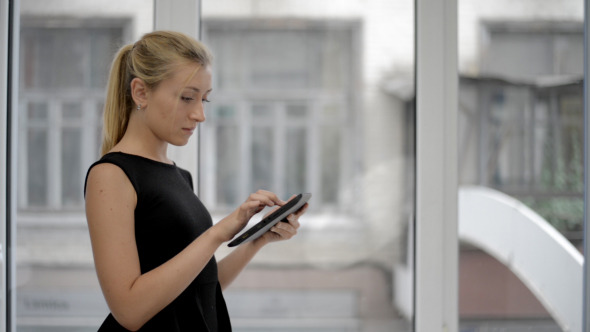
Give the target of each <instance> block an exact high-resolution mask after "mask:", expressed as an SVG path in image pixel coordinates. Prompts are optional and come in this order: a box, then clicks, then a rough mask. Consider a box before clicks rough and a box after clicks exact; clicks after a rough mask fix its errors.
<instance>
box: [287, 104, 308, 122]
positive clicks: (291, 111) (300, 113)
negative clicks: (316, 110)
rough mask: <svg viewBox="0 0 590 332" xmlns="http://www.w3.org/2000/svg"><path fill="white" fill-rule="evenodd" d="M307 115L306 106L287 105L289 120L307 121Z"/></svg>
mask: <svg viewBox="0 0 590 332" xmlns="http://www.w3.org/2000/svg"><path fill="white" fill-rule="evenodd" d="M307 113H308V112H307V106H306V105H297V104H294V105H287V118H289V119H294V120H296V119H305V118H307V116H308V114H307Z"/></svg>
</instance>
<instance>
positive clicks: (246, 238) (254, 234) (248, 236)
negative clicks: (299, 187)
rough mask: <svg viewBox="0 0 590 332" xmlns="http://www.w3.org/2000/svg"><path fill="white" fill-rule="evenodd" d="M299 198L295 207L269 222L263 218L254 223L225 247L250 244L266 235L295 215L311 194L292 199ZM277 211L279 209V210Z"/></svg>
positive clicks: (303, 194)
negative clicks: (280, 222) (261, 225)
mask: <svg viewBox="0 0 590 332" xmlns="http://www.w3.org/2000/svg"><path fill="white" fill-rule="evenodd" d="M299 196H301V198H299V201H297V203H295V205H293V206H292V207H290V208H289V209H287V210H286V211H284V212H282V213H280V214H278V215H277V216H276V217H275V218H274V219H272V220H270V221H268V220H266V218H263V219H262V220H260V221H259V222H258V223H256V224H255V225H253V226H252V227H250V228H249V229H248V230H247V231H245V232H243V233H241V234H240V235H239V236H236V237H235V238H234V239H233V240H232V241H231V242H230V243H228V245H227V246H228V247H235V246H238V245H240V244H243V243H247V242H250V241H252V240H255V239H257V238H259V237H260V236H262V234H264V233H266V232H267V231H268V230H269V229H270V228H271V227H272V226H274V225H276V224H277V223H278V222H279V221H281V220H283V219H285V218H286V217H287V216H288V215H290V214H292V213H295V212H297V211H298V210H299V209H301V207H303V205H305V203H307V202H308V201H309V199H310V198H311V193H302V194H299V195H297V196H296V197H294V198H293V199H297V198H298V197H299ZM288 203H289V202H287V203H285V205H283V206H286V205H287V204H288ZM279 209H281V208H279ZM276 212H277V211H273V212H272V213H276ZM272 213H271V214H272ZM269 216H270V215H269ZM267 218H268V217H267ZM265 223H266V225H265V226H264V227H262V228H260V229H259V230H257V231H253V230H254V229H256V228H257V227H260V224H265Z"/></svg>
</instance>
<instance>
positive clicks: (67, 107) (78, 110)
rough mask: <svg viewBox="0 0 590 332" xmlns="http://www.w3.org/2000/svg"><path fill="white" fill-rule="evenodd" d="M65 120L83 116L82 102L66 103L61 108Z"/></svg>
mask: <svg viewBox="0 0 590 332" xmlns="http://www.w3.org/2000/svg"><path fill="white" fill-rule="evenodd" d="M61 116H62V118H63V119H64V120H78V119H81V118H82V103H64V104H63V106H62V109H61Z"/></svg>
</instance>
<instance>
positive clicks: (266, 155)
mask: <svg viewBox="0 0 590 332" xmlns="http://www.w3.org/2000/svg"><path fill="white" fill-rule="evenodd" d="M273 136H274V135H273V131H272V129H271V128H265V127H259V128H254V129H253V130H252V184H251V186H250V188H251V189H250V190H251V191H252V192H255V191H257V190H258V189H265V190H270V189H271V188H273V176H274V158H275V156H274V153H273V146H274V144H273V142H274V139H273Z"/></svg>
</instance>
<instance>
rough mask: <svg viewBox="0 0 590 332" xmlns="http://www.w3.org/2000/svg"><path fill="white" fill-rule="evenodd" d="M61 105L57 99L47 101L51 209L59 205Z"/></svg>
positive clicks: (48, 182)
mask: <svg viewBox="0 0 590 332" xmlns="http://www.w3.org/2000/svg"><path fill="white" fill-rule="evenodd" d="M60 120H61V107H60V101H59V100H55V99H53V100H51V101H50V102H49V123H48V124H49V125H48V128H47V134H48V139H47V151H48V152H49V153H48V154H47V159H48V160H47V172H46V176H47V199H48V201H47V205H48V207H49V208H51V209H58V208H59V207H61V196H62V195H61V182H62V181H61V178H62V172H61V167H60V166H61V149H62V146H61V135H62V130H63V128H62V126H61V123H60Z"/></svg>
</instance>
